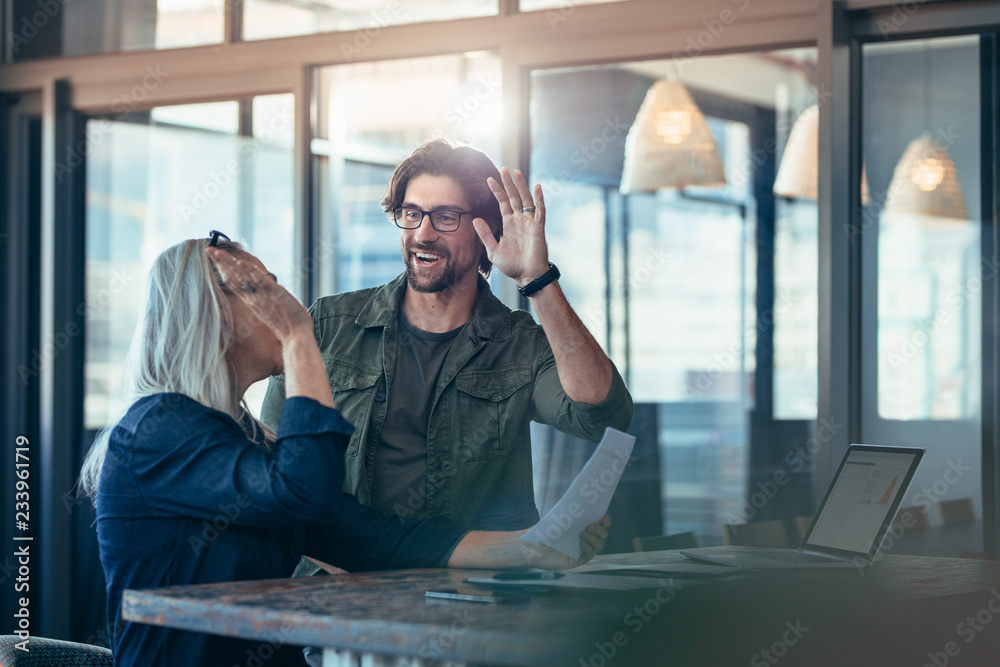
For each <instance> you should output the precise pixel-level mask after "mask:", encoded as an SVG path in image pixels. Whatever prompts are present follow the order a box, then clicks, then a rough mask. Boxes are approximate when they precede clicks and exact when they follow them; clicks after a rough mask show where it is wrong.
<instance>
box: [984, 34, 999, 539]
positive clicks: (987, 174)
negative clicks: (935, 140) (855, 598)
mask: <svg viewBox="0 0 1000 667" xmlns="http://www.w3.org/2000/svg"><path fill="white" fill-rule="evenodd" d="M979 72H980V81H981V93H980V104H981V106H980V126H981V127H980V142H981V145H982V147H983V150H982V151H981V153H980V154H981V156H982V158H981V159H982V164H981V165H980V177H981V186H980V187H981V198H982V201H981V205H982V236H981V241H980V244H981V245H980V251H981V253H982V258H983V261H984V262H988V263H989V266H996V265H997V261H998V260H1000V251H998V242H1000V237H998V233H997V225H998V223H1000V187H998V181H997V179H998V178H1000V132H998V130H997V122H998V121H1000V34H996V33H994V34H992V35H983V36H982V37H981V38H980V61H979ZM995 277H996V276H994V278H995ZM996 283H997V281H996V279H994V280H983V281H982V285H983V291H982V357H983V358H982V405H983V407H982V421H981V432H982V449H983V452H982V493H983V548H984V552H985V556H986V558H991V559H996V558H997V557H998V556H1000V542H998V540H1000V535H998V530H997V521H998V518H1000V493H998V489H1000V409H998V407H1000V406H998V401H1000V387H998V384H1000V366H998V362H1000V287H998V286H997V284H996Z"/></svg>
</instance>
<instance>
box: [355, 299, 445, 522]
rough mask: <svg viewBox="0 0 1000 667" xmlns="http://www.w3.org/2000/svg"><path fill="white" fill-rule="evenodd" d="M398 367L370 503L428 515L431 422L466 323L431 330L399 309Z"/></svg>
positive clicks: (385, 509) (411, 514) (393, 510)
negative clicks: (441, 378) (437, 389)
mask: <svg viewBox="0 0 1000 667" xmlns="http://www.w3.org/2000/svg"><path fill="white" fill-rule="evenodd" d="M397 321H398V322H399V339H398V344H397V345H398V347H397V350H396V368H395V370H394V371H393V376H392V385H391V387H390V389H389V396H388V401H389V403H388V411H387V413H386V417H385V424H384V425H383V426H382V437H381V439H380V440H379V443H378V447H377V448H376V449H375V465H374V470H373V473H374V474H373V477H372V505H373V506H374V507H376V508H377V509H380V510H382V511H383V512H388V513H392V514H401V515H403V516H408V517H413V518H417V519H420V518H423V517H424V516H426V514H427V420H428V417H429V416H430V409H431V399H432V397H433V395H434V386H435V384H437V379H438V375H439V374H440V373H441V366H443V365H444V359H445V357H446V356H448V350H450V349H451V344H452V343H453V342H454V340H455V338H456V337H457V336H458V332H459V331H461V330H462V327H458V328H457V329H452V330H451V331H447V332H445V333H430V332H429V331H424V330H422V329H418V328H417V327H415V326H413V325H412V324H410V322H409V320H407V319H406V316H405V315H404V314H403V309H402V308H400V309H399V313H398V315H397Z"/></svg>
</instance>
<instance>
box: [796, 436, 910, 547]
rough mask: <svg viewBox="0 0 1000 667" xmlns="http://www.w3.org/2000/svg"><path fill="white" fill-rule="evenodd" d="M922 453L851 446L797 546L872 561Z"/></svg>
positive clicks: (867, 446) (894, 448)
mask: <svg viewBox="0 0 1000 667" xmlns="http://www.w3.org/2000/svg"><path fill="white" fill-rule="evenodd" d="M923 454H924V450H923V449H918V448H910V447H880V446H875V445H851V447H850V448H848V450H847V455H846V456H844V460H843V461H841V463H840V468H839V469H838V470H837V474H836V476H834V478H833V483H832V484H830V488H829V489H828V490H827V492H826V497H825V498H823V502H822V503H821V504H820V507H819V511H818V512H817V513H816V518H815V519H814V520H813V523H812V525H811V526H810V527H809V532H808V533H807V534H806V536H805V539H804V540H803V544H802V547H803V548H805V549H811V550H814V551H821V552H823V553H831V554H835V555H839V556H856V557H862V558H872V557H874V555H875V554H876V553H877V552H878V547H879V546H880V545H881V543H882V539H883V538H884V537H885V534H886V532H887V531H888V529H889V526H890V523H891V521H892V519H893V517H895V516H896V510H897V509H899V505H900V503H901V502H902V500H903V494H904V493H905V492H906V489H907V488H908V487H909V485H910V481H911V480H912V479H913V475H914V473H915V472H916V470H917V464H919V463H920V459H921V458H922V457H923Z"/></svg>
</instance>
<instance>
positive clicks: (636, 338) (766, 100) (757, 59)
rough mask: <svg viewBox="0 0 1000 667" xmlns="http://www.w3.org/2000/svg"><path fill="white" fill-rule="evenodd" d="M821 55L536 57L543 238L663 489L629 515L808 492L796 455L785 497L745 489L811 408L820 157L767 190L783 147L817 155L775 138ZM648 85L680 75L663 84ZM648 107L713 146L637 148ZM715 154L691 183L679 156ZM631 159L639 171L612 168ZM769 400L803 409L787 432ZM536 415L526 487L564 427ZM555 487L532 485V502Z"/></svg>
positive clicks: (721, 509)
mask: <svg viewBox="0 0 1000 667" xmlns="http://www.w3.org/2000/svg"><path fill="white" fill-rule="evenodd" d="M523 8H524V3H523V2H522V9H523ZM815 58H816V53H815V50H814V49H795V50H786V51H777V52H765V53H750V54H739V55H732V56H715V57H707V56H706V57H701V58H696V59H688V60H681V61H655V62H641V63H630V64H623V65H615V66H602V67H593V68H576V69H564V70H544V71H543V70H539V71H535V72H533V73H532V78H531V86H532V88H531V100H532V102H531V137H532V153H531V178H532V180H534V181H537V182H540V183H541V184H542V187H543V188H544V190H545V192H546V204H547V207H548V217H547V222H546V229H547V235H548V239H549V247H550V250H549V253H550V257H551V258H552V261H553V262H555V263H556V264H558V265H559V268H560V270H561V272H562V275H563V278H562V280H561V284H562V286H563V289H564V291H565V292H566V293H567V296H568V297H569V299H570V302H571V303H572V304H573V306H574V308H575V309H576V311H577V313H578V314H579V315H580V317H581V319H582V320H583V322H584V323H585V324H586V325H587V327H588V328H589V329H590V330H591V332H592V333H593V334H594V336H595V337H596V338H597V340H598V341H599V342H600V343H601V344H602V345H603V346H604V347H605V349H606V350H608V351H609V354H610V356H611V357H612V359H613V360H614V362H615V364H616V366H617V367H618V368H619V370H620V371H621V372H622V374H623V376H624V377H625V379H626V382H627V384H628V386H629V388H630V390H631V392H632V396H633V399H634V401H635V403H636V417H635V418H634V419H633V431H634V433H635V434H636V435H637V438H638V440H637V444H636V447H637V448H642V447H647V446H648V448H649V449H651V450H652V451H651V453H650V454H649V455H647V454H643V455H642V456H644V457H646V458H644V459H643V460H644V461H651V460H658V470H656V471H648V470H647V471H634V474H636V475H637V476H642V480H646V479H647V478H649V479H652V480H653V483H655V484H656V485H657V487H658V489H659V492H658V494H657V497H656V498H654V499H653V502H654V503H657V504H658V505H659V507H657V508H656V510H658V511H656V512H655V513H653V514H650V516H651V517H652V516H653V515H654V514H655V525H649V522H647V525H645V526H642V527H636V528H635V530H640V529H641V530H647V531H649V532H647V533H646V534H657V533H667V534H672V533H680V532H686V531H693V532H695V533H696V534H697V535H698V538H699V540H700V541H701V542H702V543H713V542H715V543H718V542H720V541H721V539H722V531H721V530H720V527H721V526H722V525H723V524H741V523H744V522H746V521H750V520H758V519H761V518H779V519H783V518H788V519H789V520H790V519H791V517H792V515H793V514H808V513H809V511H810V510H809V506H810V505H811V501H810V500H809V489H808V470H798V469H797V470H794V471H793V470H791V469H789V470H787V471H786V472H787V473H788V478H787V479H792V480H793V481H794V483H792V484H790V485H789V486H788V487H787V488H785V489H782V492H783V493H782V495H781V496H780V497H777V498H775V497H772V496H768V497H767V498H765V499H764V502H763V503H761V504H759V505H758V504H757V501H756V496H757V495H760V494H756V493H755V492H756V491H757V490H758V487H757V485H756V482H757V481H758V479H763V478H765V477H766V478H768V479H770V477H771V476H772V475H773V473H774V470H775V468H777V467H781V466H785V467H787V466H788V464H787V463H784V462H783V458H784V457H785V455H786V454H788V453H789V452H793V451H794V448H795V447H797V446H798V447H801V446H802V445H803V444H804V443H805V442H806V440H807V438H808V437H809V433H810V430H809V429H810V426H811V422H810V421H808V420H814V419H815V417H816V395H817V377H816V372H817V371H816V368H817V366H816V347H817V329H816V317H817V296H816V290H817V283H816V275H817V268H816V262H817V255H816V248H817V244H816V224H817V214H816V205H815V201H814V200H815V196H816V195H815V188H816V185H815V180H816V175H815V174H816V171H815V170H816V167H815V165H814V166H813V170H812V172H811V174H812V175H811V178H812V187H811V191H803V192H787V193H781V196H778V195H777V194H776V193H775V191H772V188H773V186H774V179H775V172H776V171H777V169H778V164H779V163H780V162H782V160H783V159H784V153H785V152H786V151H790V152H793V153H801V152H802V151H805V153H806V157H805V158H804V159H806V161H807V162H808V159H809V156H811V159H812V160H814V161H815V159H816V144H815V135H814V136H813V139H812V141H813V143H812V144H811V145H809V144H808V142H806V145H805V146H800V147H791V146H790V145H789V147H786V142H787V141H788V138H789V133H790V128H791V126H792V124H793V123H794V121H796V120H797V119H798V117H799V116H800V114H802V112H804V111H805V110H807V109H808V108H809V107H810V106H812V105H815V104H816V103H817V100H816V94H815V80H814V73H815ZM654 84H656V85H655V86H654ZM678 84H679V85H678ZM660 88H662V89H663V90H669V91H673V92H670V93H664V96H663V97H662V99H661V97H660V94H659V93H656V92H655V91H656V90H657V89H660ZM678 89H683V90H684V91H686V94H687V95H688V96H689V98H690V103H689V102H686V101H684V100H685V99H686V98H684V97H683V95H684V94H685V93H679V92H677V91H678ZM644 100H645V101H646V102H645V103H644ZM650 105H651V106H650ZM657 105H659V106H657ZM672 105H673V106H672ZM692 105H693V106H692ZM648 108H652V109H654V111H653V112H649V111H647V109H648ZM647 117H648V118H650V119H652V120H651V121H649V122H650V123H652V127H654V130H655V131H654V132H653V134H654V135H656V136H655V137H654V141H653V143H654V144H656V145H660V144H661V143H662V144H666V145H667V146H668V148H669V145H670V144H681V143H682V141H684V139H682V136H687V135H694V134H696V133H697V132H698V131H699V129H698V128H699V127H703V128H704V129H703V130H701V131H702V132H703V133H704V134H706V135H709V136H710V137H711V141H710V142H709V143H712V144H714V151H715V154H716V155H715V157H714V158H709V157H702V156H701V155H702V154H701V153H700V152H698V153H696V152H695V151H696V150H697V151H701V150H702V149H701V148H684V149H679V150H683V151H687V152H684V153H682V154H680V157H676V154H675V155H673V156H667V157H662V156H661V157H655V158H653V157H647V158H644V159H645V160H646V163H645V164H644V163H643V162H642V161H641V159H640V158H639V157H635V156H639V155H641V154H642V153H641V150H640V148H638V147H637V145H638V141H639V139H638V136H639V134H641V130H640V128H642V127H643V125H642V122H643V118H647ZM630 153H632V154H633V156H629V157H627V155H629V154H630ZM648 154H651V153H648ZM795 159H799V160H801V159H803V158H802V156H797V157H796V158H795ZM655 160H660V162H659V164H661V165H669V166H660V167H655V164H657V163H656V162H654V161H655ZM711 160H717V161H718V164H719V167H718V168H721V170H722V173H723V174H724V176H723V178H722V179H721V182H720V183H719V184H717V185H700V186H699V185H697V183H698V180H697V179H696V178H695V177H694V176H692V175H691V174H698V173H704V172H707V171H712V170H714V169H716V167H715V166H713V163H712V162H711ZM649 165H654V166H649ZM647 167H648V169H647ZM642 169H646V172H647V173H646V174H645V175H644V176H642V179H647V180H646V181H644V182H643V185H642V186H641V187H635V186H634V185H633V186H629V187H627V188H626V187H624V186H623V183H625V182H629V181H630V179H631V181H635V182H637V181H640V180H641V179H640V177H638V176H635V174H636V173H639V171H640V170H642ZM688 172H691V174H689V173H688ZM630 174H631V176H630ZM623 190H627V191H626V192H623ZM772 267H773V268H772ZM762 281H763V282H762ZM772 358H773V359H774V361H773V364H772V362H771V361H770V360H771V359H772ZM760 359H765V360H767V361H766V365H765V366H764V367H761V365H760V364H761V361H760ZM764 376H766V377H767V378H768V381H767V382H764V381H763V379H762V378H763V377H764ZM771 378H773V392H772V391H771V389H770V387H771V386H772V383H771ZM761 392H763V393H764V394H766V395H761ZM777 419H791V420H798V421H795V422H793V423H794V424H795V427H794V428H789V429H787V434H788V435H787V436H786V437H785V439H783V440H782V439H779V438H771V439H769V438H766V437H764V436H763V432H764V428H763V427H762V426H761V424H768V423H771V421H773V420H777ZM535 432H536V435H537V436H538V440H539V441H540V442H541V443H542V447H541V448H540V449H541V451H540V452H538V453H537V455H536V456H537V457H538V458H537V459H536V460H537V461H538V463H539V465H537V466H536V468H538V469H541V471H542V472H541V473H538V474H540V475H542V476H543V477H544V476H548V479H542V478H540V479H538V480H536V493H538V492H539V489H538V488H537V487H539V486H541V485H542V484H543V483H547V484H551V483H552V480H551V474H552V472H551V470H547V469H546V462H547V461H552V460H553V458H552V457H555V459H556V460H561V459H562V457H561V456H560V455H559V454H558V453H553V452H554V451H555V448H557V447H558V445H559V438H558V437H555V436H553V435H550V436H549V437H548V438H546V435H545V432H544V430H543V429H536V431H535ZM536 446H537V443H536ZM637 451H638V449H637ZM653 457H655V458H653ZM574 472H575V471H567V473H566V475H567V478H566V479H565V480H563V481H562V483H565V484H568V482H569V480H571V479H572V474H573V473H574ZM556 483H557V484H558V483H559V482H556ZM554 497H557V494H552V493H550V492H545V491H543V492H542V493H540V494H539V498H540V500H539V502H540V505H541V506H540V509H541V510H542V511H545V510H546V509H547V507H546V506H545V505H546V502H547V500H546V499H550V498H554ZM643 502H644V503H645V501H643ZM751 502H753V503H754V504H751ZM642 508H643V509H642V511H645V509H648V508H646V506H645V505H643V506H642ZM628 529H629V530H631V529H632V527H629V528H628Z"/></svg>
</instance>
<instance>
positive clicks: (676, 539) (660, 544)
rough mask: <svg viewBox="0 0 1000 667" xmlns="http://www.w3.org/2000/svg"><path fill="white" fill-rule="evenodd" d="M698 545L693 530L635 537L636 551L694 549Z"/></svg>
mask: <svg viewBox="0 0 1000 667" xmlns="http://www.w3.org/2000/svg"><path fill="white" fill-rule="evenodd" d="M696 546H698V542H697V541H696V540H695V537H694V533H693V532H690V531H689V532H687V533H676V534H674V535H656V536H654V537H633V538H632V549H633V550H634V551H637V552H638V551H670V550H671V549H693V548H694V547H696Z"/></svg>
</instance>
